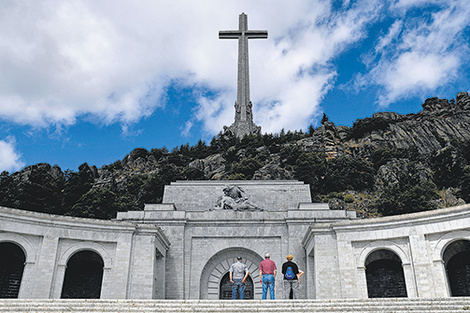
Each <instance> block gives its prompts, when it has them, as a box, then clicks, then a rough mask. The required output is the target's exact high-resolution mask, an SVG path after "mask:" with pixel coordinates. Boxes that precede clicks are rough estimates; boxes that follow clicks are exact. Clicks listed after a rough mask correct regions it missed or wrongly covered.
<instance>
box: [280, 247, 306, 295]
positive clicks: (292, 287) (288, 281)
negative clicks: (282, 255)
mask: <svg viewBox="0 0 470 313" xmlns="http://www.w3.org/2000/svg"><path fill="white" fill-rule="evenodd" d="M293 258H294V257H293V256H292V254H289V255H288V256H287V257H286V259H287V262H285V263H284V264H282V274H283V275H284V296H285V298H286V299H289V298H290V293H291V291H292V296H293V299H298V298H299V284H300V276H302V275H303V273H302V275H300V271H299V267H298V266H297V264H295V263H294V262H292V259H293Z"/></svg>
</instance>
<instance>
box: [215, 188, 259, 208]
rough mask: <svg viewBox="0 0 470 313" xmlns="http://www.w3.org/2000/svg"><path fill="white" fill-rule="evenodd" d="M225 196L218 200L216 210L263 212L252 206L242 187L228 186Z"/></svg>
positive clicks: (225, 189) (224, 190)
mask: <svg viewBox="0 0 470 313" xmlns="http://www.w3.org/2000/svg"><path fill="white" fill-rule="evenodd" d="M223 192H224V195H223V196H221V197H219V199H217V204H216V205H215V206H214V209H223V210H234V211H263V209H261V208H258V207H257V206H255V205H253V204H251V203H250V202H249V201H248V197H247V196H246V194H245V192H244V191H243V189H242V188H241V187H238V186H232V185H226V186H225V187H224V189H223Z"/></svg>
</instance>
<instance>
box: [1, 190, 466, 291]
mask: <svg viewBox="0 0 470 313" xmlns="http://www.w3.org/2000/svg"><path fill="white" fill-rule="evenodd" d="M226 183H227V182H224V181H177V182H173V183H171V184H170V185H168V186H166V187H165V192H164V197H163V203H161V204H147V205H146V206H145V209H144V210H143V211H128V212H121V213H118V215H117V217H116V219H115V220H111V221H102V220H94V219H84V218H73V217H67V216H56V215H50V214H44V213H36V212H28V211H24V210H17V209H11V208H4V207H0V262H3V261H4V259H5V258H8V259H9V261H8V262H6V263H5V262H3V263H0V264H2V272H0V276H1V277H0V296H2V297H5V295H7V296H9V297H10V296H14V297H18V298H29V299H47V298H49V299H58V298H67V297H80V298H94V297H95V298H102V299H214V300H215V299H227V298H231V294H230V292H231V288H230V286H231V285H230V282H229V280H228V271H229V268H230V265H231V264H232V263H234V262H236V258H237V257H238V256H242V257H243V260H244V262H245V263H246V265H247V267H248V269H249V271H250V274H249V278H248V279H247V292H248V293H249V294H248V295H247V297H246V298H250V299H260V298H261V289H262V288H261V284H260V283H259V276H258V275H259V270H258V266H259V264H260V262H261V261H262V260H263V256H264V254H265V253H266V252H269V253H270V254H271V259H272V260H273V261H274V262H276V264H277V266H278V268H280V266H281V265H282V263H283V262H285V261H286V256H287V255H288V254H292V255H293V256H294V261H295V262H296V263H297V264H298V265H299V268H300V269H301V270H302V271H304V272H305V275H304V276H303V277H302V278H301V285H300V298H301V299H344V298H375V297H391V298H397V297H409V298H441V297H451V296H462V295H466V296H469V293H468V291H469V290H470V272H469V271H468V267H469V260H470V258H469V256H470V205H464V206H458V207H453V208H447V209H440V210H434V211H427V212H420V213H413V214H405V215H401V216H391V217H384V218H373V219H356V215H355V212H353V211H344V210H331V209H329V208H328V205H327V204H324V203H312V202H311V197H310V190H309V186H308V185H307V184H304V183H302V182H298V181H230V186H236V187H238V188H239V189H240V190H243V193H244V195H243V196H235V198H236V199H244V200H246V201H248V202H249V203H253V204H256V206H257V207H259V208H262V209H263V210H262V211H261V210H251V209H250V207H246V208H245V209H244V208H239V209H231V208H219V209H213V207H214V205H215V204H216V203H217V201H218V199H219V198H220V197H223V196H224V194H225V192H226V190H225V191H224V189H226V187H227V185H226ZM4 264H7V266H4ZM77 264H78V268H77ZM83 264H90V265H94V267H93V268H94V270H93V271H91V272H90V271H89V266H84V265H83ZM73 271H75V272H77V271H78V273H79V274H80V275H79V276H78V278H82V277H87V278H88V279H89V280H90V281H92V282H93V284H90V286H88V285H86V284H84V282H83V281H80V280H77V279H75V280H74V279H68V278H69V277H71V276H73V275H71V274H72V272H73ZM75 276H77V275H76V274H75ZM72 278H73V277H72ZM5 282H8V283H5ZM276 286H277V287H276V298H277V299H282V298H283V290H282V275H278V276H277V278H276ZM88 291H93V293H88ZM77 292H78V295H77Z"/></svg>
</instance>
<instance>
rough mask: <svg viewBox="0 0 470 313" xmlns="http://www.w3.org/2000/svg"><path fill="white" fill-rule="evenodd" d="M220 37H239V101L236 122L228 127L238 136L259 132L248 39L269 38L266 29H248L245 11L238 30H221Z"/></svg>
mask: <svg viewBox="0 0 470 313" xmlns="http://www.w3.org/2000/svg"><path fill="white" fill-rule="evenodd" d="M219 38H220V39H238V82H237V101H236V102H235V122H234V123H233V124H232V125H231V126H230V127H229V128H228V130H230V131H231V132H232V133H234V134H235V135H236V136H237V137H239V138H241V137H243V136H245V135H248V134H253V133H259V132H260V131H261V127H259V126H256V125H255V123H253V113H252V103H251V101H250V75H249V70H248V39H253V38H268V32H267V31H265V30H248V18H247V16H246V14H245V13H242V14H240V16H239V27H238V30H227V31H220V32H219Z"/></svg>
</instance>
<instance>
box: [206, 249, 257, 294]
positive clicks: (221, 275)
mask: <svg viewBox="0 0 470 313" xmlns="http://www.w3.org/2000/svg"><path fill="white" fill-rule="evenodd" d="M238 256H241V257H242V258H243V262H244V263H245V264H246V266H247V268H248V271H249V272H250V274H249V278H248V279H247V280H250V281H251V284H252V286H253V289H252V290H253V291H252V295H253V296H252V299H261V292H262V290H261V284H260V283H259V270H258V265H259V264H260V263H261V261H262V260H263V258H261V256H260V255H258V254H257V253H256V252H254V251H251V250H248V249H245V248H239V247H237V248H228V249H224V250H222V251H219V252H218V253H216V254H214V255H213V256H212V257H211V258H210V259H209V261H208V262H207V263H206V265H205V266H204V269H203V270H202V273H201V282H200V298H201V299H210V300H218V299H222V298H223V299H225V298H226V297H227V292H225V295H224V294H223V292H224V291H225V289H226V288H228V284H227V283H226V280H225V279H226V278H225V277H228V272H229V269H230V266H231V265H232V264H233V263H235V262H237V257H238ZM222 286H224V287H222ZM247 289H248V288H247ZM231 292H232V290H231V284H230V299H231V298H232V296H231ZM245 299H248V297H247V292H245Z"/></svg>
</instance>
